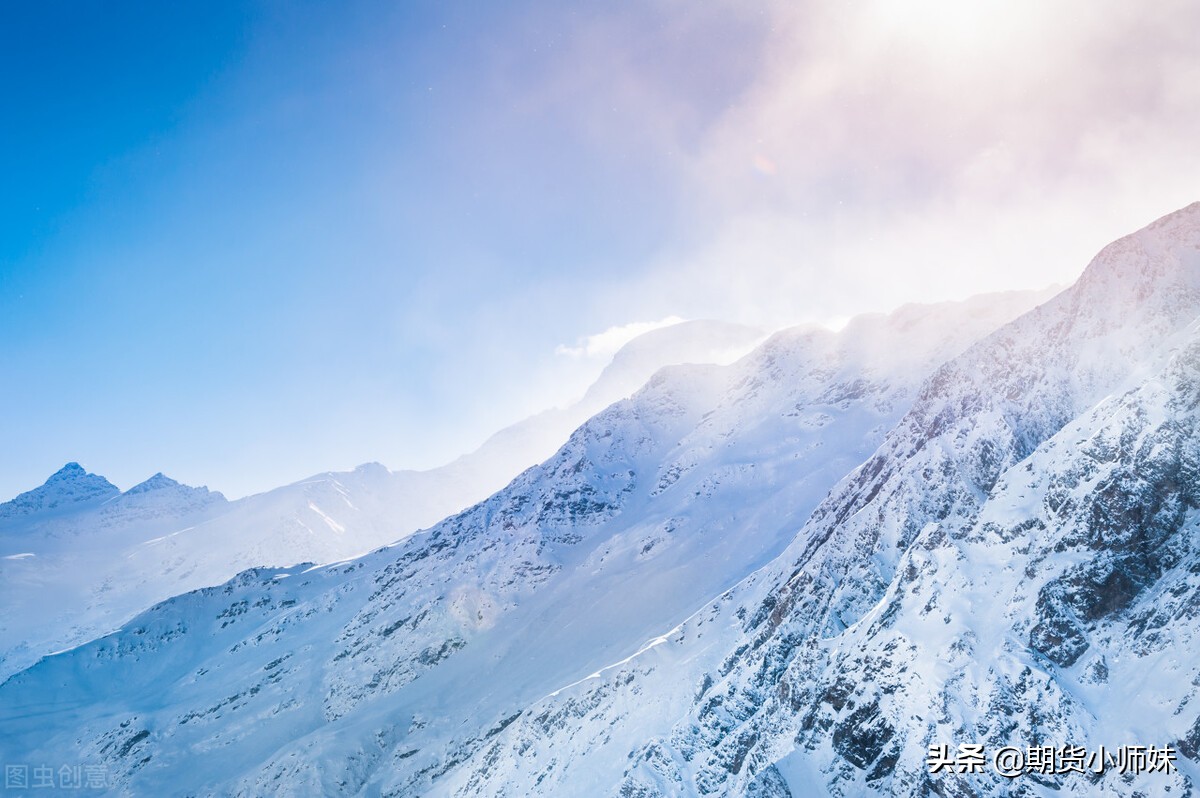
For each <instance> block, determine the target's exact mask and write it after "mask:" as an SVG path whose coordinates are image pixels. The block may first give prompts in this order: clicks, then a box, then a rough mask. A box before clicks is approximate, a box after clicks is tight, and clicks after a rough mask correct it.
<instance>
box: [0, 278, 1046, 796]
mask: <svg viewBox="0 0 1200 798" xmlns="http://www.w3.org/2000/svg"><path fill="white" fill-rule="evenodd" d="M1038 299H1039V297H1038V296H1035V295H1031V294H1013V295H1003V296H995V297H990V298H982V299H979V300H975V301H971V302H967V303H947V304H945V305H940V306H932V307H921V306H911V307H906V308H903V309H901V310H900V311H898V312H896V313H894V314H892V315H890V316H886V317H884V316H874V317H865V318H861V319H858V320H855V321H854V322H852V323H851V324H850V325H848V326H847V327H846V328H845V329H844V330H843V331H842V332H840V333H832V332H829V331H827V330H821V329H815V328H814V329H797V330H790V331H785V332H783V333H779V334H777V335H775V336H773V337H772V338H771V339H769V340H768V341H766V342H765V343H764V344H763V345H762V346H760V347H759V348H758V349H756V350H755V351H754V352H753V353H751V354H750V355H748V356H747V357H745V358H743V359H742V360H740V361H738V362H737V363H735V364H732V365H730V366H727V367H715V366H684V367H674V368H669V369H666V370H663V371H660V372H659V373H658V374H657V375H655V377H654V378H653V379H652V380H651V381H650V382H649V384H648V385H647V386H646V387H645V388H643V389H642V390H641V391H639V392H638V393H637V394H635V395H634V396H633V397H632V398H631V399H629V400H625V401H622V402H618V403H616V404H615V405H613V406H612V407H610V408H608V409H606V410H604V411H603V412H601V413H600V414H598V415H597V416H595V417H594V418H592V419H591V420H590V421H588V423H587V424H585V425H583V426H582V427H581V428H579V429H578V430H577V431H576V432H575V433H574V434H572V436H571V438H570V439H569V441H568V442H567V444H566V445H565V446H564V447H562V448H561V449H560V450H559V451H558V452H557V453H555V454H554V456H553V457H551V458H550V459H549V460H547V461H546V462H545V463H544V464H542V465H540V466H537V467H535V468H532V469H530V470H528V471H526V472H524V473H523V474H521V475H520V476H519V477H518V478H517V479H516V480H514V481H513V482H512V483H511V484H510V485H508V486H507V487H506V488H505V489H504V490H502V491H500V492H499V493H497V494H496V495H494V496H493V497H491V498H489V499H488V500H486V501H484V502H482V503H480V504H478V505H476V506H474V507H472V508H470V509H468V510H466V511H464V512H463V513H460V514H459V515H457V516H454V517H452V518H449V519H447V520H446V521H444V522H442V523H440V524H437V525H436V526H435V527H433V528H432V529H431V530H429V531H427V532H422V533H419V534H417V535H414V536H412V537H409V538H407V539H405V540H403V541H401V542H399V543H397V544H396V545H394V546H391V547H389V548H386V549H383V550H380V551H377V552H374V553H372V554H369V555H367V556H364V557H361V558H359V559H356V560H354V561H352V562H347V563H344V564H338V565H333V566H329V567H322V568H315V569H309V570H305V569H292V570H289V571H284V572H277V571H267V570H260V571H252V572H247V573H245V574H242V575H240V576H239V577H238V578H237V579H235V580H234V581H232V582H230V583H228V584H226V585H223V586H221V587H217V588H210V589H206V590H203V591H200V592H196V593H190V594H187V595H183V596H179V597H177V598H174V599H171V600H169V601H167V602H165V603H163V604H161V605H159V606H158V607H155V608H154V609H152V610H150V611H149V612H147V613H144V614H143V615H141V616H139V617H138V618H135V619H134V620H132V621H131V622H130V623H128V624H126V625H125V626H124V628H123V629H122V630H120V631H118V632H116V633H114V634H113V635H110V636H107V637H105V638H103V639H101V640H97V641H94V642H91V643H87V644H85V645H82V646H80V647H78V648H75V649H73V650H71V651H69V652H66V653H63V654H60V655H57V656H53V657H49V658H46V659H44V660H42V661H41V662H39V663H38V664H37V665H35V666H33V667H31V668H29V669H27V670H25V671H23V672H21V673H19V674H17V675H15V676H13V677H12V678H11V679H9V680H8V681H7V682H5V683H4V685H3V686H0V723H3V725H4V728H5V730H6V735H5V736H4V738H3V740H2V741H0V758H6V761H34V760H38V761H41V760H47V761H49V760H53V761H59V760H64V761H66V760H69V761H92V760H102V761H105V762H107V763H109V764H110V765H111V768H112V774H113V777H114V779H115V783H116V785H117V786H118V787H119V788H120V789H129V790H132V791H134V792H138V793H147V794H149V793H158V792H163V791H167V792H185V793H186V792H196V793H205V794H206V793H210V792H214V793H218V794H242V795H261V794H265V793H274V792H280V791H283V792H294V793H297V794H321V793H349V794H354V793H360V792H361V793H364V794H378V793H388V794H420V793H422V792H426V791H429V790H438V789H445V788H446V787H447V786H448V785H452V784H455V783H458V779H460V778H476V777H477V776H475V775H472V774H473V771H471V770H468V769H467V766H468V765H470V766H471V767H474V764H475V763H476V761H477V759H478V757H481V756H484V757H486V753H485V752H486V750H487V749H488V746H489V744H490V743H489V741H491V740H492V738H499V737H500V736H501V735H506V734H507V731H506V730H507V729H508V728H510V727H516V726H518V725H523V724H524V716H523V715H520V713H522V712H524V711H525V710H526V709H527V708H528V707H531V706H535V705H537V704H538V703H539V702H541V701H550V702H552V703H553V702H554V701H556V700H557V699H555V698H554V697H549V696H550V694H551V693H554V692H556V691H561V692H558V695H560V696H566V695H568V694H570V693H571V692H572V691H574V690H576V689H578V688H567V689H565V690H564V689H563V688H565V687H566V686H567V685H571V684H573V683H576V682H580V680H583V683H584V684H587V683H590V682H592V681H595V680H592V679H589V678H588V677H589V675H590V674H593V673H596V672H599V671H601V669H603V668H605V667H606V666H608V665H610V664H612V663H614V662H617V661H620V660H623V659H625V658H628V657H631V656H634V655H636V654H637V652H638V651H639V649H641V648H642V647H643V646H644V644H645V643H646V641H647V640H652V639H655V638H657V637H658V635H660V633H662V632H663V631H664V630H665V629H668V628H670V627H672V626H674V625H676V624H678V623H680V622H681V621H683V620H684V619H685V618H687V617H688V616H689V615H691V614H692V613H693V612H695V610H696V609H697V608H699V607H702V606H703V605H704V604H705V603H706V602H707V601H708V600H709V599H710V598H711V597H712V596H714V595H718V594H720V593H722V592H723V591H726V590H729V589H731V588H733V587H735V586H736V585H737V584H738V583H739V582H741V581H742V580H744V579H745V577H746V576H747V574H750V573H752V572H754V571H755V570H756V569H760V568H762V567H763V566H765V565H766V564H768V563H770V562H771V561H772V560H773V559H775V558H776V557H777V555H778V554H779V553H780V552H781V551H782V550H783V549H784V548H785V547H786V546H787V545H788V543H789V542H790V541H791V540H792V539H793V537H794V535H795V530H796V529H797V528H799V527H800V525H801V524H802V523H803V522H804V519H805V518H807V517H808V516H809V514H810V512H811V511H812V510H813V508H814V507H816V506H817V505H818V503H819V502H820V501H821V500H822V498H823V497H824V496H825V495H826V493H827V492H828V491H829V489H830V488H831V487H832V486H833V485H834V484H835V483H836V482H837V481H838V480H839V479H840V478H841V477H842V476H843V475H844V474H845V473H846V472H847V471H849V470H850V469H852V468H853V467H854V466H855V465H856V464H858V463H860V462H861V461H862V460H863V459H864V458H866V457H867V456H868V455H869V454H870V453H871V452H872V451H875V450H876V449H877V447H878V446H879V444H880V442H881V441H882V440H883V439H884V436H885V435H886V434H887V432H888V430H889V429H892V428H893V427H894V426H895V424H896V423H897V422H898V421H899V420H900V419H901V418H903V417H904V415H905V413H906V411H907V410H908V408H909V407H910V406H911V404H912V402H913V401H914V399H915V397H916V396H917V390H918V387H919V386H920V384H921V382H922V379H923V377H924V376H925V375H927V374H928V373H929V372H930V371H931V370H932V369H933V368H934V367H935V366H936V365H937V364H938V363H940V362H942V361H944V360H945V359H947V358H950V357H953V356H955V355H957V354H959V353H961V352H962V351H963V350H965V349H966V348H968V347H969V346H970V345H971V344H972V342H974V341H976V340H978V339H979V338H980V337H981V336H983V335H985V334H987V333H988V332H989V331H991V330H992V329H994V328H995V327H997V326H999V325H1001V324H1003V323H1005V322H1006V321H1008V320H1009V319H1012V318H1013V317H1015V316H1017V315H1019V314H1020V313H1021V312H1023V311H1024V310H1026V309H1027V308H1028V307H1030V306H1031V305H1032V304H1034V303H1035V302H1036V301H1037V300H1038ZM713 643H714V645H718V646H720V645H723V641H721V640H716V639H714V640H713ZM661 647H662V646H661V645H658V646H654V647H652V649H651V653H652V654H653V652H654V651H657V650H659V649H660V648H661ZM643 656H645V655H643ZM684 686H685V687H687V685H684ZM676 692H677V691H676ZM643 703H645V702H643ZM679 709H680V711H683V709H684V707H683V706H682V705H681V706H680V707H679ZM676 716H677V714H664V715H663V717H664V718H673V717H676ZM566 723H567V720H566V718H565V717H564V720H563V724H564V725H563V728H564V729H566V728H568V727H567V726H566ZM624 753H625V752H623V751H622V752H621V756H622V758H623V757H624ZM472 757H475V759H472ZM574 764H575V763H570V764H568V763H567V762H566V761H565V760H564V761H563V762H561V763H559V766H558V767H559V769H560V770H562V769H565V768H568V767H570V768H572V769H573V768H574ZM573 772H578V773H580V774H586V773H587V772H588V771H587V768H586V767H580V768H579V769H578V770H573ZM619 772H620V771H619V769H618V770H617V771H616V774H617V775H618V776H619ZM610 775H611V774H610ZM614 778H615V777H614ZM514 785H516V786H512V787H511V790H510V793H511V794H524V792H525V791H526V790H527V789H528V788H529V785H528V784H520V783H518V782H514ZM464 789H465V790H466V791H467V792H468V793H470V792H472V791H473V789H474V788H473V787H471V786H470V785H468V786H467V787H465V788H464ZM502 789H506V788H502ZM583 792H584V793H586V792H587V791H586V790H584V791H583ZM576 793H577V794H579V790H576Z"/></svg>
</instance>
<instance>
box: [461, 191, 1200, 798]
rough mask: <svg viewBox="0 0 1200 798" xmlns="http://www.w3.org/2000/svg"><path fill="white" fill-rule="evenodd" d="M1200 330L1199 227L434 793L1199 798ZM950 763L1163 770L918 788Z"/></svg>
mask: <svg viewBox="0 0 1200 798" xmlns="http://www.w3.org/2000/svg"><path fill="white" fill-rule="evenodd" d="M1198 314H1200V204H1195V205H1192V206H1189V207H1188V208H1186V209H1184V210H1182V211H1179V212H1177V213H1175V214H1172V215H1170V216H1168V217H1165V218H1164V219H1162V220H1160V221H1158V222H1157V223H1155V224H1153V225H1151V226H1150V227H1148V228H1146V229H1145V230H1143V231H1140V232H1139V233H1137V234H1135V235H1132V236H1130V237H1127V238H1125V239H1122V240H1120V241H1118V242H1116V243H1115V244H1113V245H1111V246H1109V247H1108V248H1106V249H1105V250H1104V251H1103V252H1101V254H1100V255H1099V256H1098V257H1097V258H1096V260H1095V261H1094V262H1093V263H1092V264H1091V265H1090V266H1089V268H1088V270H1087V271H1086V273H1085V274H1084V275H1083V277H1082V278H1081V279H1080V280H1079V282H1078V283H1077V284H1076V285H1075V286H1073V287H1072V288H1071V289H1070V290H1068V291H1066V292H1064V293H1063V294H1062V295H1060V296H1059V297H1056V298H1055V299H1054V300H1053V301H1051V302H1049V303H1047V304H1045V305H1043V306H1041V307H1039V308H1038V309H1036V310H1035V311H1033V312H1031V313H1029V314H1028V315H1026V316H1024V317H1022V318H1021V319H1019V320H1017V321H1015V322H1013V323H1012V324H1010V325H1008V326H1006V327H1005V328H1003V329H1002V330H1000V331H998V332H997V333H995V334H994V335H992V336H990V337H988V338H987V339H985V340H984V341H982V342H980V343H979V344H977V345H976V346H974V347H972V348H970V349H969V350H968V351H966V352H965V353H964V354H962V355H961V356H960V357H958V358H955V359H954V360H952V361H950V362H949V363H947V364H946V365H945V366H943V367H941V368H940V369H938V370H937V372H936V373H934V374H933V375H932V377H931V378H930V379H929V380H928V381H927V382H926V383H925V385H924V386H923V387H922V389H921V392H920V395H919V396H918V398H917V400H916V402H915V403H914V405H913V407H912V408H911V409H910V410H909V412H908V413H907V414H906V415H905V417H904V418H903V420H902V421H901V422H900V423H899V424H898V425H897V426H896V427H895V429H893V430H892V431H891V432H890V433H889V434H888V436H887V438H886V439H885V440H884V442H883V443H882V445H881V446H880V447H879V449H878V450H877V451H876V452H875V453H874V454H873V455H872V456H871V457H870V458H868V459H867V460H866V461H865V462H864V463H863V464H862V465H861V466H859V467H858V468H856V469H855V470H854V471H853V472H851V473H850V474H849V475H848V476H847V478H845V479H844V480H842V481H841V482H840V483H839V484H838V486H837V487H836V488H835V489H834V490H833V491H831V493H830V494H829V496H828V497H827V498H826V499H825V500H824V501H822V502H821V504H820V506H819V507H817V509H816V510H815V511H814V512H813V514H812V516H811V518H810V519H809V521H808V522H807V523H806V524H805V525H804V527H803V528H802V529H801V530H800V532H799V534H798V535H797V536H796V538H795V540H794V542H793V543H792V544H791V545H790V546H789V547H788V549H787V550H786V551H785V552H784V553H783V554H782V555H781V556H780V557H779V558H777V559H776V560H775V561H774V562H773V563H771V565H770V566H768V567H767V568H764V569H762V570H761V571H760V572H758V573H756V574H755V575H753V576H752V577H751V578H749V579H747V580H745V581H744V582H743V583H741V584H739V585H738V586H737V587H736V588H735V589H733V590H731V591H729V592H727V593H725V594H723V595H722V596H720V597H719V598H718V599H717V600H715V601H713V602H712V603H710V604H709V605H707V606H706V607H704V608H703V609H702V610H700V611H699V612H697V613H696V614H695V615H693V616H692V617H691V618H690V619H689V620H688V621H687V622H685V623H684V624H681V625H680V626H678V627H676V628H674V629H672V630H670V631H669V632H665V633H664V634H663V636H662V637H660V638H659V640H658V645H656V646H654V647H653V649H651V650H649V651H646V652H644V653H643V654H642V655H640V656H638V657H635V658H633V659H631V660H629V661H628V662H623V663H618V664H616V665H615V666H613V667H611V668H609V669H607V670H605V671H603V672H601V673H600V674H598V675H597V677H596V678H594V679H591V680H588V681H585V682H583V683H581V684H579V685H576V686H573V687H571V688H568V689H567V690H564V691H562V692H561V693H559V694H557V695H555V696H553V697H550V698H549V699H547V700H545V701H543V702H540V703H538V704H535V705H532V706H529V707H525V708H523V709H524V711H523V713H522V714H521V715H520V716H519V717H517V718H516V719H515V720H514V721H513V722H512V723H510V724H508V725H507V726H506V727H505V729H504V730H503V731H502V732H500V733H498V734H497V735H495V736H494V738H493V739H491V740H490V741H489V742H488V743H487V744H486V745H483V746H480V748H479V749H478V750H477V751H475V752H474V753H472V755H471V758H470V759H469V760H468V761H466V762H462V763H457V764H456V766H455V768H454V769H453V771H452V772H451V773H449V774H448V775H447V778H446V781H445V783H444V784H443V785H441V786H440V787H439V788H438V790H437V791H438V792H439V793H456V794H464V795H465V794H472V793H475V794H528V795H535V794H547V795H549V794H566V793H577V794H582V793H592V794H614V795H636V796H666V795H687V794H692V795H773V796H789V795H796V796H800V795H836V796H853V795H898V796H932V795H937V796H980V795H997V796H999V795H1064V794H1067V795H1081V796H1082V795H1124V796H1134V795H1144V796H1149V795H1188V794H1192V792H1193V791H1194V790H1195V780H1196V777H1197V769H1196V759H1197V757H1198V756H1200V709H1198V708H1197V707H1196V705H1195V699H1196V697H1197V685H1200V657H1198V656H1197V655H1196V641H1197V631H1198V625H1200V617H1198V615H1197V608H1198V607H1200V591H1198V588H1200V580H1197V578H1196V574H1197V572H1200V557H1198V541H1200V538H1198V536H1197V533H1198V532H1200V515H1198V513H1197V508H1198V507H1200V479H1198V477H1200V437H1198V435H1197V429H1198V428H1200V425H1198V423H1197V422H1198V419H1197V412H1198V408H1200V319H1198ZM714 639H716V640H718V641H720V642H719V643H716V644H714V643H713V640H714ZM963 743H978V744H982V745H983V746H984V747H985V750H986V751H988V752H989V754H990V753H991V752H995V751H997V750H999V748H1001V747H1003V746H1016V747H1018V748H1019V749H1021V751H1025V750H1026V748H1027V747H1031V746H1032V747H1035V748H1037V747H1040V746H1053V747H1054V748H1056V749H1061V748H1062V747H1063V746H1067V747H1070V746H1079V747H1080V748H1081V750H1086V751H1089V752H1096V751H1101V750H1103V749H1102V747H1106V748H1107V749H1108V750H1109V752H1110V753H1112V752H1113V751H1114V749H1117V748H1118V747H1119V746H1125V745H1143V746H1166V745H1170V746H1173V747H1175V748H1176V749H1177V750H1178V752H1179V754H1180V757H1179V761H1178V770H1177V771H1175V772H1170V773H1167V772H1153V773H1146V772H1142V773H1135V772H1128V773H1122V772H1120V768H1119V766H1118V765H1117V764H1116V763H1113V762H1111V761H1109V762H1108V763H1107V764H1108V767H1107V768H1106V769H1105V770H1104V773H1103V774H1102V775H1097V774H1091V773H1089V774H1086V775H1085V774H1079V773H1067V774H1061V773H1054V772H1053V771H1051V772H1049V773H1039V772H1036V771H1035V772H1032V773H1026V774H1022V775H1018V776H1016V777H1015V778H1011V779H1010V778H1006V777H1002V776H1000V775H998V774H997V773H996V772H995V771H994V770H992V768H991V767H990V765H989V767H987V768H984V769H983V771H982V772H980V773H974V772H965V773H964V772H959V769H958V768H954V767H951V768H948V769H941V770H939V771H938V772H937V773H931V772H930V769H929V768H928V766H927V759H926V757H927V754H928V752H929V751H930V747H931V746H935V745H940V744H948V745H949V747H950V750H951V751H954V750H955V749H956V746H957V744H963ZM518 752H522V753H521V754H520V755H518ZM530 752H536V753H535V755H533V756H530V755H529V754H530ZM1102 761H1103V760H1102ZM564 765H566V766H565V767H564ZM1090 769H1091V768H1090V767H1089V770H1090Z"/></svg>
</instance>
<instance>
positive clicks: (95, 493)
mask: <svg viewBox="0 0 1200 798" xmlns="http://www.w3.org/2000/svg"><path fill="white" fill-rule="evenodd" d="M119 493H120V491H119V490H118V489H117V486H116V485H114V484H112V483H111V482H109V481H108V480H107V479H105V478H104V477H102V476H100V475H99V474H91V473H89V472H88V471H87V470H86V469H85V468H84V467H83V466H81V465H79V463H76V462H74V461H72V462H70V463H67V464H66V465H64V466H63V467H62V468H60V469H58V470H57V471H55V472H54V473H53V474H51V475H50V478H49V479H47V480H46V481H45V482H44V483H43V484H42V485H41V487H37V488H34V489H33V490H30V491H26V492H25V493H22V494H21V495H20V496H17V497H16V498H15V499H13V500H12V501H10V502H5V503H4V504H0V519H6V518H18V517H21V516H27V515H33V514H34V513H40V512H45V511H48V510H55V509H59V508H63V507H67V506H70V505H75V504H79V503H82V502H91V501H98V500H101V499H108V498H111V497H113V496H116V495H117V494H119Z"/></svg>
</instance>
